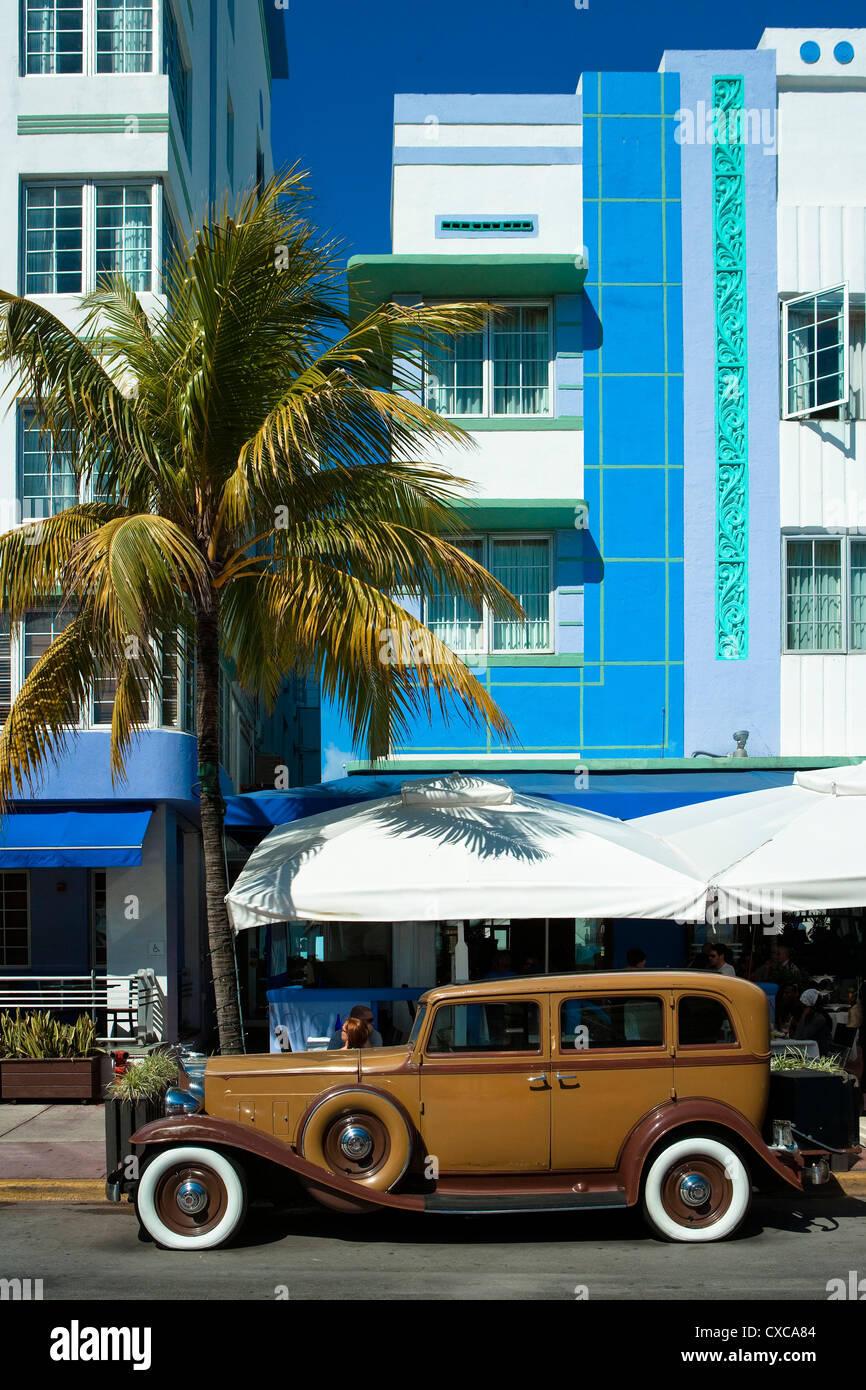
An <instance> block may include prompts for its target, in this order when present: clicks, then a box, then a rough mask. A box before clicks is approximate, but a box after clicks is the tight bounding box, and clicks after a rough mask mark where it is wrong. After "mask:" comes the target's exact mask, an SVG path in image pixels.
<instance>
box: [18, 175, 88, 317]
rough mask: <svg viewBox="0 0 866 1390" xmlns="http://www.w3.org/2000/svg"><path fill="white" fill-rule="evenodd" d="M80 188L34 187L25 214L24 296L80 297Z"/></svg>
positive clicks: (46, 185) (40, 185)
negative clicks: (63, 295)
mask: <svg viewBox="0 0 866 1390" xmlns="http://www.w3.org/2000/svg"><path fill="white" fill-rule="evenodd" d="M81 253H82V221H81V186H80V184H79V185H63V184H61V185H58V186H52V185H51V184H32V185H31V186H30V187H29V188H28V189H27V192H26V196H25V211H24V292H25V294H80V293H81V288H82V282H81V265H82V259H81Z"/></svg>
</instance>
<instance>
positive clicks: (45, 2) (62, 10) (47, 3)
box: [24, 0, 84, 74]
mask: <svg viewBox="0 0 866 1390" xmlns="http://www.w3.org/2000/svg"><path fill="white" fill-rule="evenodd" d="M26 11H27V12H26V31H25V40H24V47H25V63H24V70H25V72H27V73H43V74H47V73H58V72H81V71H82V65H83V57H84V5H83V0H26Z"/></svg>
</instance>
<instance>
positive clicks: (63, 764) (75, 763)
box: [15, 728, 231, 811]
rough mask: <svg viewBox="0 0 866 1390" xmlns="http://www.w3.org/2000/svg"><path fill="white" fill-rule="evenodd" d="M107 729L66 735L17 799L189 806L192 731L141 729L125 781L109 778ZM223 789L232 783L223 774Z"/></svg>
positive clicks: (194, 765) (194, 764)
mask: <svg viewBox="0 0 866 1390" xmlns="http://www.w3.org/2000/svg"><path fill="white" fill-rule="evenodd" d="M109 742H110V732H109V730H108V729H107V728H105V729H88V730H86V731H83V732H82V733H80V734H79V735H77V736H76V737H73V738H70V740H69V743H68V745H67V748H66V751H65V752H64V753H63V754H62V755H61V756H60V757H58V758H57V759H56V761H54V762H53V763H52V764H51V765H50V766H49V767H48V768H47V769H46V772H45V775H44V777H43V778H42V779H41V781H40V783H39V785H38V786H37V787H35V788H34V790H33V793H32V794H31V795H30V796H29V797H28V796H16V798H15V800H16V801H20V802H37V801H38V802H44V801H50V802H78V801H107V802H110V801H145V802H146V801H168V802H172V803H173V804H175V805H180V806H184V807H186V808H188V809H189V810H191V811H192V810H194V809H195V808H196V807H197V806H198V800H197V798H196V797H195V795H194V794H193V790H192V788H193V786H194V785H195V784H196V783H197V781H198V757H197V744H196V740H195V738H194V737H193V735H192V734H181V733H175V732H174V731H173V730H170V729H145V730H142V732H141V733H140V734H139V735H137V736H136V738H135V739H134V740H133V743H132V746H131V748H130V750H129V753H128V754H127V759H126V771H127V776H126V778H125V780H121V779H118V780H117V781H116V782H112V779H111V762H110V756H109ZM222 778H223V784H224V789H225V790H226V791H228V790H230V789H231V784H230V782H229V781H228V779H227V778H226V777H225V774H222Z"/></svg>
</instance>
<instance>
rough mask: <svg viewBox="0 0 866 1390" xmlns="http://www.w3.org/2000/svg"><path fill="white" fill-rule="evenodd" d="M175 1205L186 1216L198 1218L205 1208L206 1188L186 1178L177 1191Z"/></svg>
mask: <svg viewBox="0 0 866 1390" xmlns="http://www.w3.org/2000/svg"><path fill="white" fill-rule="evenodd" d="M176 1200H177V1204H178V1206H179V1207H180V1209H181V1211H182V1212H184V1213H185V1215H187V1216H198V1214H199V1212H201V1211H204V1209H205V1207H206V1206H207V1188H206V1187H203V1186H202V1184H201V1183H200V1182H195V1181H194V1180H193V1179H192V1178H187V1180H186V1182H182V1183H181V1185H180V1187H179V1188H178V1189H177V1198H176Z"/></svg>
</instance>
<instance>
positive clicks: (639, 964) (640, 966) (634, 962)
mask: <svg viewBox="0 0 866 1390" xmlns="http://www.w3.org/2000/svg"><path fill="white" fill-rule="evenodd" d="M625 962H626V965H627V966H628V968H629V970H646V951H645V950H644V949H643V947H641V946H630V947H629V949H628V950H627V951H626V953H625Z"/></svg>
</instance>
